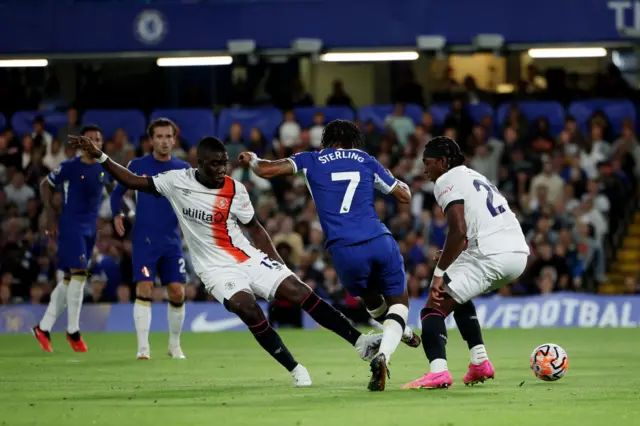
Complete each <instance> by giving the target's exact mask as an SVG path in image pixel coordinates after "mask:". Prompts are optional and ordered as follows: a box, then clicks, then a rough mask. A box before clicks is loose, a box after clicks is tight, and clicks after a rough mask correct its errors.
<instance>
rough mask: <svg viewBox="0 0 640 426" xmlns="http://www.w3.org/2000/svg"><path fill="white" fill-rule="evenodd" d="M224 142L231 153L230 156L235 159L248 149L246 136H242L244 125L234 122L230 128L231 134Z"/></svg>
mask: <svg viewBox="0 0 640 426" xmlns="http://www.w3.org/2000/svg"><path fill="white" fill-rule="evenodd" d="M224 143H225V145H226V147H227V152H228V153H229V158H230V159H231V160H232V161H233V160H234V159H236V158H238V155H240V153H241V152H242V151H244V150H245V149H246V147H245V141H244V137H243V136H242V125H241V124H240V123H233V124H232V125H231V129H230V130H229V135H228V136H227V137H226V138H225V140H224Z"/></svg>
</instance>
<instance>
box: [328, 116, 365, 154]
mask: <svg viewBox="0 0 640 426" xmlns="http://www.w3.org/2000/svg"><path fill="white" fill-rule="evenodd" d="M363 145H364V135H363V134H362V132H361V131H360V129H358V126H356V125H355V124H354V123H353V122H351V121H348V120H333V121H332V122H330V123H329V124H327V125H326V127H325V128H324V130H323V131H322V146H323V147H324V148H329V147H335V148H344V149H360V148H362V146H363Z"/></svg>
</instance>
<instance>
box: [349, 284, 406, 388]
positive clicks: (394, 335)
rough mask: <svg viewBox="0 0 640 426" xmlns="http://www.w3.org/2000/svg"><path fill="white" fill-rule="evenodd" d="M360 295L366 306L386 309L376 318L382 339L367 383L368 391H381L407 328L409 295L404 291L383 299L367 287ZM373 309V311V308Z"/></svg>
mask: <svg viewBox="0 0 640 426" xmlns="http://www.w3.org/2000/svg"><path fill="white" fill-rule="evenodd" d="M360 296H361V297H362V300H364V303H365V305H366V306H367V307H369V306H377V307H378V308H377V309H378V310H380V308H383V309H384V310H385V311H386V313H385V314H384V316H383V317H382V318H381V317H380V316H378V319H377V320H379V321H380V322H382V326H383V333H382V341H381V342H380V350H379V352H378V353H377V354H376V356H375V357H374V358H373V360H372V361H371V364H370V365H371V379H370V380H369V385H368V389H369V390H370V391H383V390H384V389H385V386H386V380H387V378H390V377H391V374H390V371H389V362H390V360H391V355H392V354H393V353H394V352H395V350H396V348H397V347H398V345H399V344H400V342H401V341H402V337H403V334H404V331H405V330H406V329H407V325H406V324H407V320H408V318H409V297H408V295H407V293H406V292H405V293H404V294H401V295H399V296H386V297H385V298H384V299H383V298H382V296H380V295H379V294H378V293H377V292H374V291H371V290H369V289H364V290H363V291H362V292H361V294H360ZM381 302H382V305H381ZM387 306H389V308H387ZM373 311H374V313H375V309H374V310H373ZM370 312H371V310H370ZM412 334H413V332H412Z"/></svg>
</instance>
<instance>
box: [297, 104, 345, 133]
mask: <svg viewBox="0 0 640 426" xmlns="http://www.w3.org/2000/svg"><path fill="white" fill-rule="evenodd" d="M294 112H295V113H296V120H297V121H298V123H300V127H302V128H303V129H307V128H309V127H311V126H313V116H314V114H315V113H316V112H322V113H324V116H325V119H326V122H327V123H328V122H330V121H333V120H337V119H339V118H340V119H343V120H351V121H353V120H354V119H355V117H356V114H355V113H354V112H353V110H352V109H351V108H349V107H345V106H325V107H300V108H296V109H295V110H294Z"/></svg>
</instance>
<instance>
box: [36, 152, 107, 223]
mask: <svg viewBox="0 0 640 426" xmlns="http://www.w3.org/2000/svg"><path fill="white" fill-rule="evenodd" d="M47 180H48V181H49V184H51V185H52V186H54V187H58V188H61V189H62V214H61V215H60V223H59V226H60V227H61V229H67V228H69V229H75V230H76V231H79V232H82V233H88V234H95V232H96V222H97V220H98V211H99V210H100V205H101V204H102V195H103V191H104V186H105V184H107V183H109V182H111V176H110V175H109V174H108V173H106V172H105V171H104V169H103V168H102V165H101V164H100V163H97V162H95V163H92V164H87V163H84V162H83V161H82V160H81V157H75V158H72V159H71V160H68V161H63V162H62V163H61V164H60V166H59V167H58V168H57V169H56V170H54V171H52V172H51V173H49V175H47Z"/></svg>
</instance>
